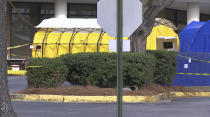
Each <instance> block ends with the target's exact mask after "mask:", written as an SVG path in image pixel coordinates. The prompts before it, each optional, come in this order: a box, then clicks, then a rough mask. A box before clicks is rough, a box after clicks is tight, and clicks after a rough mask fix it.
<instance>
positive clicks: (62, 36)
mask: <svg viewBox="0 0 210 117" xmlns="http://www.w3.org/2000/svg"><path fill="white" fill-rule="evenodd" d="M114 39H115V38H114V37H110V36H108V34H107V33H105V32H103V31H102V29H46V28H45V29H40V30H39V31H38V32H37V33H36V34H35V36H34V41H33V49H32V57H33V58H42V57H47V58H55V57H59V56H60V55H63V54H67V53H70V54H75V53H81V52H109V40H114ZM127 39H128V38H124V40H127Z"/></svg>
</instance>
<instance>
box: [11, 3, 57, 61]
mask: <svg viewBox="0 0 210 117" xmlns="http://www.w3.org/2000/svg"><path fill="white" fill-rule="evenodd" d="M14 5H15V7H16V8H17V10H18V11H19V12H20V13H21V14H22V15H23V16H24V17H25V18H26V19H27V20H28V21H29V22H30V23H32V24H33V25H35V26H36V25H38V24H39V23H40V22H41V21H42V20H44V19H47V18H51V17H54V4H53V3H28V2H27V3H25V2H15V4H14ZM11 32H12V33H11V39H10V46H16V45H21V44H27V43H32V42H33V37H34V34H35V32H36V30H35V29H34V28H33V27H32V26H30V25H28V24H27V23H26V22H24V21H23V20H22V19H21V18H20V16H19V15H18V14H17V13H16V11H15V10H14V9H12V19H11ZM11 54H15V55H18V56H11V58H24V56H25V57H29V56H31V51H30V49H29V47H22V48H18V49H12V50H11Z"/></svg>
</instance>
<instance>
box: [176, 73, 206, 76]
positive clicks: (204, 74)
mask: <svg viewBox="0 0 210 117" xmlns="http://www.w3.org/2000/svg"><path fill="white" fill-rule="evenodd" d="M176 74H181V75H196V76H210V74H208V73H203V74H201V73H176Z"/></svg>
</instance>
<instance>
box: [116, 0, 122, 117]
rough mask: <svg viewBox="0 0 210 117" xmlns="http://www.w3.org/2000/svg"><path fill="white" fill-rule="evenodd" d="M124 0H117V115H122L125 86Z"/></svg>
mask: <svg viewBox="0 0 210 117" xmlns="http://www.w3.org/2000/svg"><path fill="white" fill-rule="evenodd" d="M122 7H123V1H122V0H117V23H116V24H117V25H116V26H117V117H122V86H123V75H122V74H123V73H122V71H123V62H122V61H123V57H122V43H123V42H122V37H123V36H122V35H123V8H122Z"/></svg>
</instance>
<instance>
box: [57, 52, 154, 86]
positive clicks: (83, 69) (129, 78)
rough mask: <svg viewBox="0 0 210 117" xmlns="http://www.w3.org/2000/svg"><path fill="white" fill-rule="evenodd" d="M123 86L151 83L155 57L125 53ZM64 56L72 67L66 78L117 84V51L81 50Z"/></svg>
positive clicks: (84, 83)
mask: <svg viewBox="0 0 210 117" xmlns="http://www.w3.org/2000/svg"><path fill="white" fill-rule="evenodd" d="M123 58H124V60H123V67H124V69H123V71H124V72H123V73H124V74H123V76H124V77H123V78H124V85H126V86H138V87H141V86H142V85H143V84H148V83H151V82H152V78H153V73H154V67H155V62H156V59H155V57H154V56H153V55H150V54H147V53H124V54H123ZM61 59H62V60H63V61H64V62H65V64H66V66H67V67H68V69H69V73H68V76H67V80H68V81H69V82H71V83H73V84H79V85H89V84H90V85H95V86H100V87H115V85H116V79H117V76H116V74H117V69H116V67H117V55H116V53H80V54H73V55H64V56H62V57H61Z"/></svg>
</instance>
